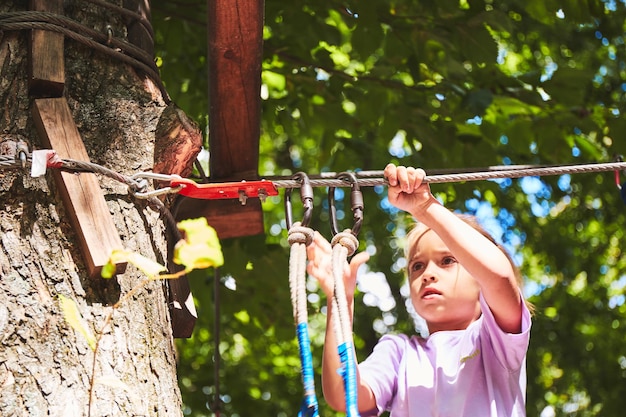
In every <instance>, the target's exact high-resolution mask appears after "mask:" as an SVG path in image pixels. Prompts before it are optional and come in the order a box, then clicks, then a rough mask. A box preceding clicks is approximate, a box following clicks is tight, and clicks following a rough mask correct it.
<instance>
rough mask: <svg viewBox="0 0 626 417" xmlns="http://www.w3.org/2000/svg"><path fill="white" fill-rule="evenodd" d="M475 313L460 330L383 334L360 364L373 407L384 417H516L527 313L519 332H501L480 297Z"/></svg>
mask: <svg viewBox="0 0 626 417" xmlns="http://www.w3.org/2000/svg"><path fill="white" fill-rule="evenodd" d="M480 304H481V309H482V312H483V314H482V315H481V317H480V318H479V319H478V320H476V321H475V322H473V323H472V324H470V325H469V326H468V328H467V329H465V330H455V331H440V332H436V333H434V334H432V335H430V336H429V337H428V338H425V339H424V338H421V337H418V336H413V337H411V338H409V337H407V336H405V335H387V336H383V337H382V338H381V339H380V341H379V342H378V344H377V345H376V346H375V347H374V351H373V352H372V354H371V355H370V356H369V357H368V358H367V359H366V360H365V361H364V362H362V363H361V364H359V372H360V375H361V378H362V379H363V380H364V381H365V382H367V384H368V385H369V386H370V388H371V389H372V391H373V393H374V396H375V398H376V405H377V409H376V410H372V411H371V412H369V413H361V416H362V417H368V416H377V415H380V414H381V413H382V412H383V411H384V410H389V411H391V416H392V417H431V416H432V417H434V416H436V417H477V416H480V417H524V416H525V415H526V409H525V399H526V351H527V349H528V343H529V339H530V324H531V322H530V313H529V311H528V309H527V308H526V306H525V305H524V309H523V313H522V331H521V333H519V334H510V333H505V332H503V331H502V330H501V329H500V328H499V327H498V325H497V324H496V322H495V319H494V317H493V314H492V313H491V311H490V310H489V307H488V306H487V303H486V302H485V300H484V299H483V297H482V295H481V296H480Z"/></svg>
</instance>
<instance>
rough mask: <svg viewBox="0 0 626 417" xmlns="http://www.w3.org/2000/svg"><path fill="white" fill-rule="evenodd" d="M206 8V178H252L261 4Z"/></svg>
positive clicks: (250, 1)
mask: <svg viewBox="0 0 626 417" xmlns="http://www.w3.org/2000/svg"><path fill="white" fill-rule="evenodd" d="M207 7H208V47H209V103H210V106H209V126H210V127H211V128H210V132H209V150H210V152H211V160H210V167H209V170H210V173H211V178H213V179H235V180H237V179H246V178H244V177H241V178H236V177H237V176H241V175H245V176H247V177H248V178H249V179H256V175H257V172H258V163H259V136H260V131H261V98H260V92H261V60H262V56H263V16H264V1H263V0H209V1H208V4H207ZM253 176H255V177H254V178H252V177H253Z"/></svg>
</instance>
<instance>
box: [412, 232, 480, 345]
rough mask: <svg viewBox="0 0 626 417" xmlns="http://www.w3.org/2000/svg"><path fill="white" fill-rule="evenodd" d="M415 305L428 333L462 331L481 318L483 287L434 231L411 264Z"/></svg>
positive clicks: (418, 243) (417, 248) (425, 235)
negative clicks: (481, 287) (480, 301)
mask: <svg viewBox="0 0 626 417" xmlns="http://www.w3.org/2000/svg"><path fill="white" fill-rule="evenodd" d="M408 268H409V285H410V288H411V301H412V302H413V307H414V308H415V311H416V312H417V313H418V314H419V315H420V316H421V317H422V318H424V320H426V322H427V323H428V330H429V332H430V333H434V332H437V331H440V330H462V329H465V328H467V326H469V324H470V323H472V322H473V321H475V320H476V319H478V317H480V304H479V301H478V295H479V292H480V287H479V286H478V283H477V282H476V280H475V279H474V278H472V276H471V275H470V274H469V273H468V272H467V271H466V270H465V268H463V267H462V266H461V264H459V263H458V261H457V260H456V258H455V257H454V255H452V253H451V252H450V250H449V249H448V247H447V246H446V245H445V244H444V243H443V242H442V240H441V239H440V238H439V236H437V234H436V233H435V232H433V231H432V230H426V231H425V232H423V233H422V235H421V236H420V237H418V238H417V241H416V243H415V244H414V247H413V249H412V251H411V253H410V259H409V262H408Z"/></svg>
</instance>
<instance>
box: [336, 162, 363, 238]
mask: <svg viewBox="0 0 626 417" xmlns="http://www.w3.org/2000/svg"><path fill="white" fill-rule="evenodd" d="M337 179H342V180H347V181H349V182H350V187H351V188H352V191H351V192H350V205H351V208H352V218H353V219H354V224H353V226H352V229H351V232H352V234H353V235H354V236H355V237H356V236H358V235H359V231H360V230H361V224H362V223H363V193H361V188H360V187H359V182H358V180H357V178H356V175H355V174H354V172H342V173H340V174H338V175H337ZM328 210H329V211H330V230H331V232H332V234H333V236H335V235H336V234H337V233H339V230H338V227H337V209H336V208H335V187H328Z"/></svg>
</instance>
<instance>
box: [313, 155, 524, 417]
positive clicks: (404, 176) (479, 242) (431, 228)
mask: <svg viewBox="0 0 626 417" xmlns="http://www.w3.org/2000/svg"><path fill="white" fill-rule="evenodd" d="M385 177H386V178H387V179H388V181H389V190H388V198H389V201H390V203H391V204H393V205H394V206H396V207H397V208H399V209H402V210H405V211H407V212H409V213H410V214H412V215H413V216H414V217H415V218H416V219H417V220H418V221H419V222H420V224H419V225H418V226H417V227H416V228H415V229H413V230H412V231H411V232H410V233H409V236H408V245H407V251H406V252H407V253H406V255H407V260H408V278H409V284H410V291H411V301H412V303H413V306H414V307H415V310H416V312H417V313H418V314H419V315H420V316H421V317H422V318H424V319H425V321H426V323H427V325H428V330H429V336H428V337H426V338H422V337H418V336H412V337H409V336H405V335H387V336H383V337H382V338H381V339H380V341H379V342H378V344H377V345H376V346H375V348H374V351H373V352H372V354H371V355H370V356H369V357H368V358H367V359H366V360H365V361H364V362H363V363H361V364H359V365H358V370H357V390H358V391H357V392H358V408H359V412H360V413H361V416H362V417H367V416H377V415H380V414H381V413H382V412H383V411H385V410H389V411H391V416H392V417H422V416H440V417H443V416H446V417H520V416H525V415H526V412H525V405H524V404H525V392H526V370H525V361H526V350H527V348H528V342H529V336H530V333H529V332H530V312H529V309H528V307H527V306H526V304H525V302H524V300H523V298H522V295H521V292H520V288H519V285H520V282H519V278H518V274H517V273H516V269H515V267H514V266H513V264H512V262H511V260H510V258H509V257H508V256H507V255H506V253H505V252H503V251H502V250H501V249H500V248H499V247H498V246H497V245H496V244H495V243H494V242H493V240H492V239H491V238H490V237H489V236H488V235H487V233H485V232H484V231H483V230H481V229H480V228H479V227H478V226H477V224H474V225H472V224H470V223H468V222H467V221H465V220H464V219H463V218H461V217H459V216H457V215H456V214H454V213H452V212H451V211H449V210H448V209H446V208H445V207H443V206H442V205H441V204H439V202H438V201H437V200H436V199H435V198H434V197H433V195H432V194H431V192H430V188H429V187H428V185H427V184H424V183H422V180H423V179H424V177H425V173H424V171H423V170H421V169H415V168H411V167H408V168H407V167H402V166H398V167H396V166H394V165H391V164H390V165H388V166H387V167H386V168H385ZM331 250H332V249H331V247H330V244H329V243H328V241H326V240H325V239H324V238H323V237H321V236H320V235H319V234H316V236H315V239H314V242H313V244H312V245H310V246H309V249H308V252H309V259H310V262H309V266H308V272H309V273H310V274H311V275H313V276H315V277H316V278H317V279H318V280H319V282H320V285H321V287H322V289H323V290H324V292H325V294H326V296H327V297H328V298H329V302H328V310H327V311H328V318H327V320H328V326H327V330H326V342H325V345H324V354H323V355H324V357H323V369H322V389H323V392H324V398H325V399H326V401H327V403H328V404H329V405H330V406H331V407H332V408H334V409H336V410H339V411H343V410H344V409H345V399H344V388H343V380H342V377H341V375H340V374H339V373H338V372H337V370H338V369H339V368H340V366H341V364H340V359H339V356H338V354H337V343H336V341H335V336H334V332H333V331H332V325H331V323H332V320H333V315H334V314H335V312H334V311H333V309H332V304H331V302H330V298H331V296H332V293H333V277H332V273H331V272H330V260H329V259H330V253H331ZM368 258H369V257H368V255H367V254H366V253H359V254H357V255H355V256H354V257H353V258H352V261H351V262H350V265H349V267H348V266H347V267H346V271H345V273H344V281H345V289H346V295H347V297H348V305H349V307H350V308H351V309H352V307H353V298H354V290H355V286H356V271H357V269H358V267H359V266H360V265H361V264H362V263H363V262H365V261H367V259H368Z"/></svg>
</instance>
